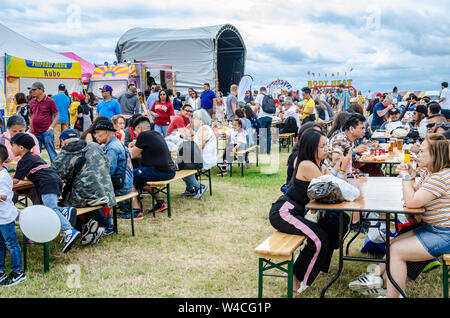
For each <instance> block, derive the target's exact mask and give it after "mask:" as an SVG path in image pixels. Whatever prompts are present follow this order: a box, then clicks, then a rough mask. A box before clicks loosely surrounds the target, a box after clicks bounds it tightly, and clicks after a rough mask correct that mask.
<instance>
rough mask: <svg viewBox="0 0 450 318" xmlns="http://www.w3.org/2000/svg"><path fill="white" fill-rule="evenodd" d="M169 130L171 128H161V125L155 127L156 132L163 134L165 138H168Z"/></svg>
mask: <svg viewBox="0 0 450 318" xmlns="http://www.w3.org/2000/svg"><path fill="white" fill-rule="evenodd" d="M167 128H169V126H159V125H155V131H157V132H159V133H160V134H162V135H163V137H165V136H166V132H167Z"/></svg>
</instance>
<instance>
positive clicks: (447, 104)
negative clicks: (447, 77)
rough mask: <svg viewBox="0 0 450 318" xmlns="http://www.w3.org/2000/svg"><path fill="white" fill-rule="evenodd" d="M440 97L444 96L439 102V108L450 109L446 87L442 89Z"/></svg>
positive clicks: (449, 96) (449, 98)
mask: <svg viewBox="0 0 450 318" xmlns="http://www.w3.org/2000/svg"><path fill="white" fill-rule="evenodd" d="M442 97H445V100H444V101H443V102H442V103H441V108H442V109H449V110H450V91H449V90H448V88H447V87H446V88H444V89H443V90H442V92H441V98H442Z"/></svg>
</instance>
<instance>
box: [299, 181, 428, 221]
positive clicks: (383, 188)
mask: <svg viewBox="0 0 450 318" xmlns="http://www.w3.org/2000/svg"><path fill="white" fill-rule="evenodd" d="M348 181H349V183H350V184H352V185H354V186H356V187H357V188H358V189H359V191H361V195H360V196H359V197H358V198H357V199H356V200H355V201H352V202H349V201H345V202H342V203H338V204H325V203H317V202H315V201H311V202H310V203H308V204H307V205H306V208H307V209H313V210H344V211H356V212H359V211H360V212H381V213H382V212H389V213H409V214H423V213H424V212H425V209H423V208H420V209H407V208H405V207H404V205H403V202H402V196H403V194H402V179H401V178H395V177H367V178H366V177H358V178H357V179H354V178H353V179H349V180H348Z"/></svg>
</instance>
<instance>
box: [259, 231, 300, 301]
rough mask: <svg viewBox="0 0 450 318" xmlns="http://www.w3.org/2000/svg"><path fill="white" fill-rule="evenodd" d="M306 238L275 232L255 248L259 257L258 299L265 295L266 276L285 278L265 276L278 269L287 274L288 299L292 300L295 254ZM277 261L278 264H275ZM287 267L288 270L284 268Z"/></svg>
mask: <svg viewBox="0 0 450 318" xmlns="http://www.w3.org/2000/svg"><path fill="white" fill-rule="evenodd" d="M305 239H306V237H305V236H302V235H293V234H286V233H282V232H279V231H277V232H275V233H274V234H272V235H271V236H269V237H268V238H267V239H266V240H265V241H264V242H262V243H261V244H260V245H258V247H256V248H255V253H256V254H258V257H259V270H258V272H259V273H258V297H259V298H261V297H262V294H263V278H264V276H272V277H284V278H286V277H285V276H280V275H265V274H264V272H266V271H268V270H271V269H273V268H277V269H279V270H281V271H282V272H284V273H287V279H288V283H287V297H288V298H292V294H293V291H292V287H293V268H294V252H295V250H296V249H297V248H298V247H299V246H300V245H301V244H302V243H303V242H304V241H305ZM273 260H275V261H276V262H274V261H273ZM285 265H287V268H284V267H283V266H285Z"/></svg>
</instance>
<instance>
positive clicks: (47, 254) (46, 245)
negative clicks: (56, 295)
mask: <svg viewBox="0 0 450 318" xmlns="http://www.w3.org/2000/svg"><path fill="white" fill-rule="evenodd" d="M137 196H138V193H137V192H130V193H128V194H125V195H121V196H116V202H117V203H119V202H124V201H129V209H131V210H130V213H131V233H132V235H133V236H134V218H133V198H134V197H137ZM103 207H104V206H102V205H98V206H88V207H83V208H76V209H77V216H79V215H83V214H86V213H89V212H92V211H95V210H98V209H101V208H103ZM112 214H113V226H114V233H116V234H117V233H118V226H117V223H118V222H117V205H115V206H113V207H112ZM28 241H29V240H28V238H27V237H26V236H25V234H24V235H23V268H24V271H25V270H26V267H27V246H28V245H29V244H30V243H29V242H28ZM33 244H38V243H33ZM42 244H43V246H44V272H48V271H49V270H50V242H45V243H42Z"/></svg>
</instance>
